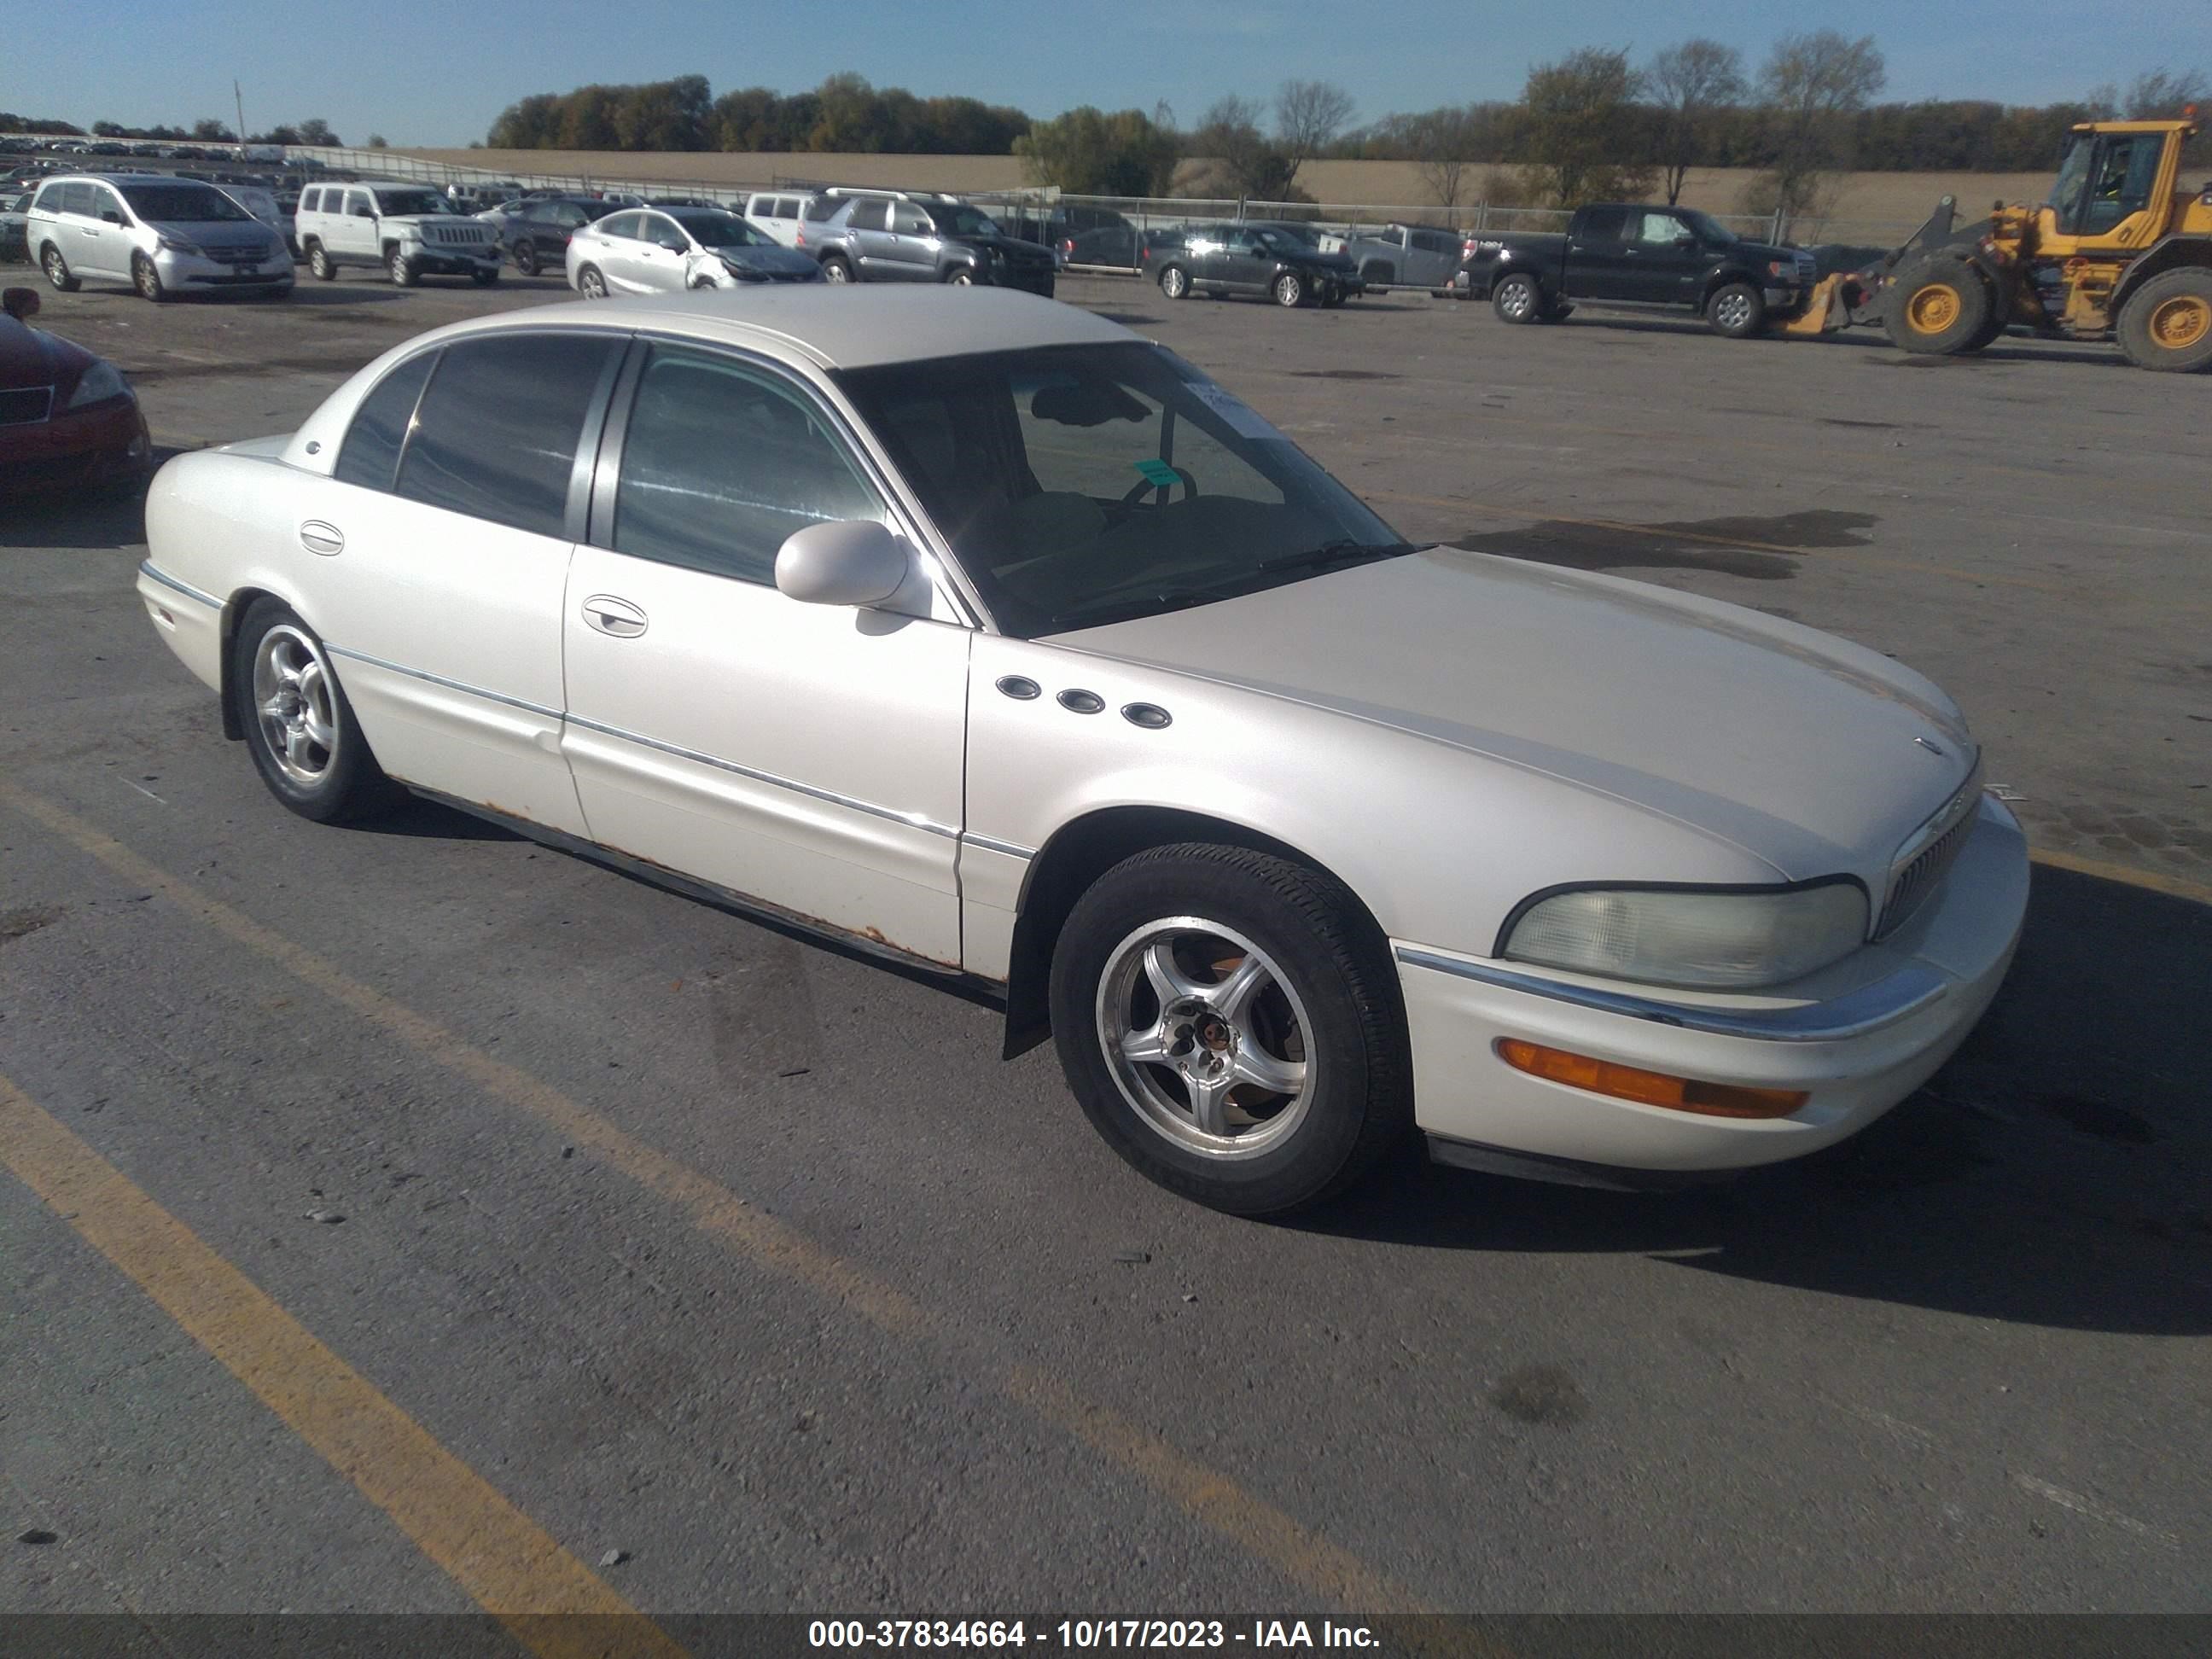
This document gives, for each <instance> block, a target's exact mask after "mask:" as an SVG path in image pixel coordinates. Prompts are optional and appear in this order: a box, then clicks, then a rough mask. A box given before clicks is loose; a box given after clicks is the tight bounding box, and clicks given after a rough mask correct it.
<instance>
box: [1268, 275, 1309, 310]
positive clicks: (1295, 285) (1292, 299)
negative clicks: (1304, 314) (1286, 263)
mask: <svg viewBox="0 0 2212 1659" xmlns="http://www.w3.org/2000/svg"><path fill="white" fill-rule="evenodd" d="M1273 294H1274V296H1275V303H1276V304H1277V305H1279V306H1281V307H1284V308H1285V310H1290V309H1292V308H1295V307H1298V306H1302V305H1304V303H1305V302H1306V279H1305V278H1304V277H1303V276H1299V275H1298V273H1297V272H1296V271H1295V270H1286V271H1285V272H1284V273H1283V274H1282V275H1281V276H1278V277H1276V278H1275V286H1274V288H1273Z"/></svg>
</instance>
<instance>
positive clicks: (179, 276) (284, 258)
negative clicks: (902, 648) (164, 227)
mask: <svg viewBox="0 0 2212 1659" xmlns="http://www.w3.org/2000/svg"><path fill="white" fill-rule="evenodd" d="M154 269H155V270H157V271H159V272H160V273H161V286H162V287H164V288H166V289H170V290H172V291H177V290H182V289H227V288H246V289H272V288H289V287H291V286H292V256H291V255H290V254H289V253H285V252H279V253H276V254H274V255H272V256H270V257H269V258H263V259H257V260H256V261H254V262H253V263H252V264H228V263H227V262H226V261H223V260H221V259H208V258H202V257H201V256H200V255H198V254H197V253H176V252H171V251H170V250H169V249H167V248H164V249H162V250H161V252H158V253H156V254H155V256H154Z"/></svg>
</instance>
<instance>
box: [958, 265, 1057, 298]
mask: <svg viewBox="0 0 2212 1659" xmlns="http://www.w3.org/2000/svg"><path fill="white" fill-rule="evenodd" d="M976 270H977V273H978V274H979V275H981V276H982V277H983V278H984V279H985V280H986V281H987V282H989V283H991V284H992V285H993V286H994V287H996V288H1017V289H1021V290H1022V292H1024V294H1037V295H1042V296H1043V297H1044V298H1046V299H1048V300H1049V299H1050V298H1052V295H1053V288H1054V276H1055V273H1054V270H1053V267H1052V266H1050V265H1015V264H1002V265H979V266H978V267H976Z"/></svg>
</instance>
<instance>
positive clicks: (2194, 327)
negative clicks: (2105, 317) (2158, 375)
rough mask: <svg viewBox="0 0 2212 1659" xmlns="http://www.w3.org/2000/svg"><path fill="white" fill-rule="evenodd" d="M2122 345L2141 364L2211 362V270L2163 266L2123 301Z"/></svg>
mask: <svg viewBox="0 0 2212 1659" xmlns="http://www.w3.org/2000/svg"><path fill="white" fill-rule="evenodd" d="M2115 332H2116V333H2117V334H2118V336H2119V341H2120V349H2121V350H2123V351H2124V352H2126V353H2127V355H2128V361H2129V362H2131V363H2133V364H2135V365H2136V367H2137V368H2155V369H2160V370H2164V371H2166V372H2167V373H2169V374H2191V373H2195V372H2197V371H2201V370H2203V369H2207V368H2212V270H2203V269H2199V268H2195V267H2192V268H2190V269H2187V270H2164V271H2160V273H2159V274H2158V275H2157V276H2154V277H2152V278H2150V280H2149V281H2148V282H2146V283H2144V284H2143V285H2142V287H2141V288H2139V289H2136V291H2135V292H2134V293H2133V294H2131V295H2129V296H2128V302H2127V303H2126V304H2125V305H2124V306H2123V307H2120V319H2119V326H2118V329H2117V330H2116V331H2115Z"/></svg>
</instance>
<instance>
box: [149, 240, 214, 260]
mask: <svg viewBox="0 0 2212 1659" xmlns="http://www.w3.org/2000/svg"><path fill="white" fill-rule="evenodd" d="M154 246H155V247H157V248H159V249H161V252H164V253H189V254H191V256H192V258H195V259H204V258H207V255H206V254H204V253H203V252H201V251H200V245H199V244H198V243H197V242H188V241H186V240H185V239H184V238H183V237H181V236H156V237H155V239H154Z"/></svg>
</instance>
